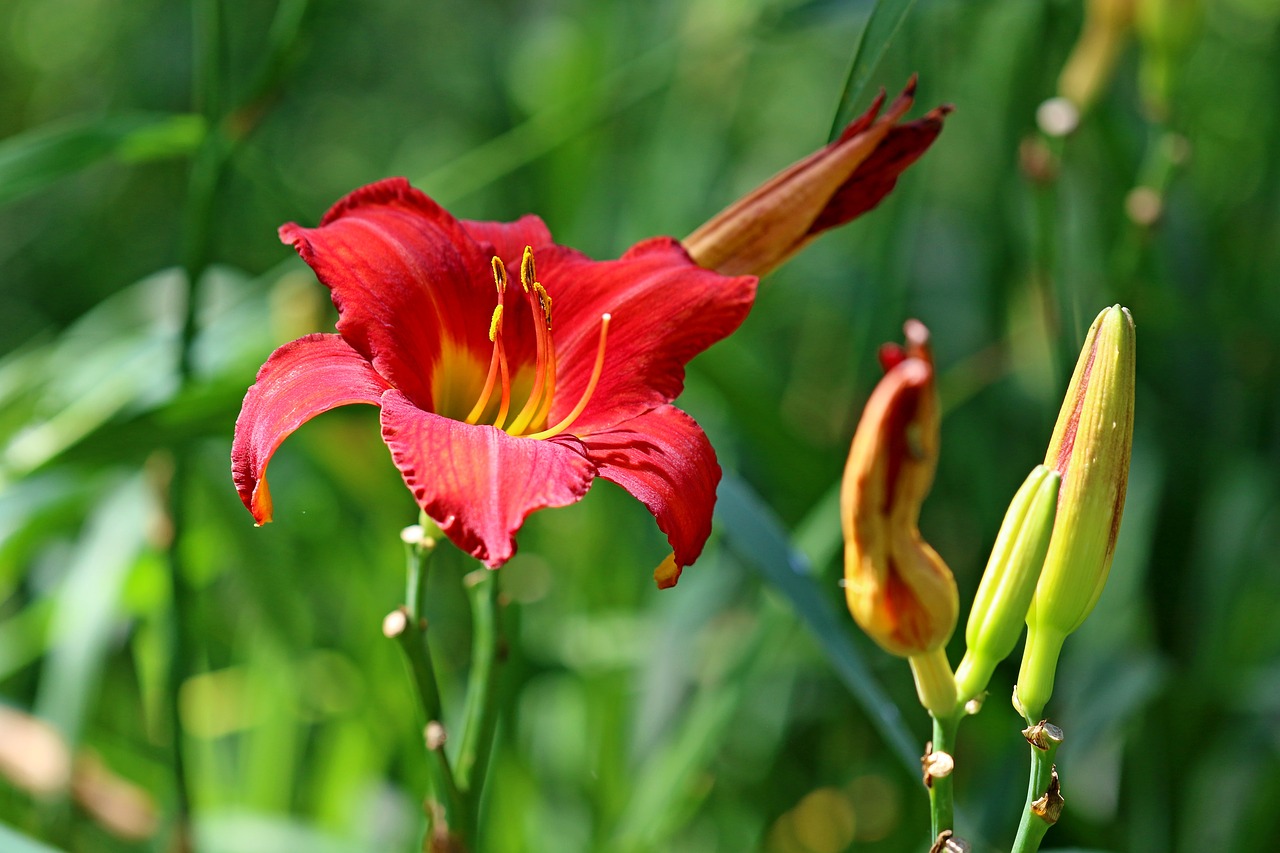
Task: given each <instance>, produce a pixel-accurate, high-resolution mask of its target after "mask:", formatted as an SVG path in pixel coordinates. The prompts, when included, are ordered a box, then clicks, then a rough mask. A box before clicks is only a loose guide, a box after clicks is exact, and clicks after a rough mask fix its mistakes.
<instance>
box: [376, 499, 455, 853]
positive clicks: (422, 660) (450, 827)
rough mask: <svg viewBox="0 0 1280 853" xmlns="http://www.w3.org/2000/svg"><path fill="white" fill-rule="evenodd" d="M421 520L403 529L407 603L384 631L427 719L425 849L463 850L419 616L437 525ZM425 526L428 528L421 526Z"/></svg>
mask: <svg viewBox="0 0 1280 853" xmlns="http://www.w3.org/2000/svg"><path fill="white" fill-rule="evenodd" d="M429 524H430V522H429V520H426V519H424V525H423V526H421V527H410V528H407V529H406V530H405V532H404V533H403V534H402V538H403V539H404V542H405V562H406V569H407V571H406V574H407V576H408V585H407V588H406V590H405V602H406V603H405V604H404V605H403V606H401V607H399V608H397V609H396V610H393V611H392V612H391V613H390V614H388V615H387V618H386V619H384V620H383V623H382V632H383V634H385V635H386V636H387V637H389V638H391V639H394V640H395V641H396V642H397V643H398V645H399V646H400V650H401V651H402V652H403V653H404V656H405V662H406V663H407V664H408V667H409V675H410V677H411V678H412V680H413V684H414V687H415V688H416V691H417V694H418V704H419V706H420V708H421V711H422V715H423V718H424V720H425V729H424V731H423V737H424V738H425V742H426V754H427V772H428V776H429V780H430V781H429V785H430V790H429V791H428V794H427V799H426V802H425V806H426V814H427V841H426V843H425V844H424V846H423V849H424V850H430V851H442V853H443V851H459V853H460V851H465V850H467V849H468V845H467V843H466V839H468V838H470V837H471V835H472V834H473V833H472V832H471V824H470V815H471V812H470V810H469V809H468V808H467V807H466V800H465V798H464V795H463V793H462V791H460V790H459V788H458V785H457V782H456V781H455V777H454V774H453V769H452V768H451V767H450V765H449V756H448V755H447V754H446V753H445V749H444V746H445V740H446V737H447V732H446V729H445V727H444V722H443V717H444V714H443V711H442V708H441V703H440V689H439V687H438V686H437V684H436V676H435V669H434V668H433V666H432V664H431V650H430V647H429V646H428V643H427V620H426V619H425V618H424V617H423V616H422V604H423V602H424V601H425V598H426V585H427V562H428V561H429V560H430V559H431V555H432V554H434V553H435V543H436V539H435V537H434V536H433V533H434V534H438V533H439V530H438V529H436V528H434V525H431V526H430V527H427V525H429ZM424 528H426V529H424Z"/></svg>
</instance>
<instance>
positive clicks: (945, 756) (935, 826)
mask: <svg viewBox="0 0 1280 853" xmlns="http://www.w3.org/2000/svg"><path fill="white" fill-rule="evenodd" d="M929 716H930V718H931V719H932V720H933V740H932V741H931V742H930V747H929V752H928V754H927V755H926V756H925V761H924V770H925V784H926V785H927V786H928V787H929V828H930V831H931V832H932V833H933V838H935V839H936V838H937V837H938V835H939V834H941V833H942V832H943V831H944V830H948V829H954V828H955V820H956V807H955V794H954V785H953V784H952V772H951V771H952V769H953V767H954V757H955V741H956V729H957V728H958V727H959V726H960V718H961V717H962V716H963V713H962V712H961V713H954V714H951V715H949V716H943V717H937V716H934V715H933V714H930V715H929Z"/></svg>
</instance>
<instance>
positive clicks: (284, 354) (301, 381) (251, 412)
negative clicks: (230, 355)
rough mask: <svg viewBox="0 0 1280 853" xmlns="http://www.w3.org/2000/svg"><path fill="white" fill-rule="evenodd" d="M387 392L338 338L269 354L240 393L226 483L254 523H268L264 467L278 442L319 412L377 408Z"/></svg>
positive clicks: (309, 340) (313, 338)
mask: <svg viewBox="0 0 1280 853" xmlns="http://www.w3.org/2000/svg"><path fill="white" fill-rule="evenodd" d="M390 387H391V386H390V384H389V383H388V382H387V380H386V379H384V378H383V377H381V376H380V375H378V372H377V371H376V370H374V369H373V365H371V364H370V363H369V362H368V361H367V360H365V358H364V356H362V355H361V354H360V353H358V352H356V351H355V350H354V349H352V348H351V347H350V346H349V345H348V344H347V343H346V342H345V341H344V340H343V339H342V338H340V337H339V336H338V335H307V336H306V337H304V338H299V339H298V340H296V341H293V342H292V343H287V344H285V345H284V346H282V347H280V348H279V349H277V350H276V351H275V352H273V353H272V354H271V357H270V358H268V359H267V362H266V364H264V365H262V368H261V369H260V370H259V371H258V378H257V382H256V383H255V384H254V385H253V386H251V387H250V388H249V391H248V393H246V394H245V397H244V403H243V405H242V406H241V408H240V416H239V417H238V418H236V428H235V438H234V439H233V441H232V444H231V478H232V480H233V481H234V482H235V485H236V491H237V492H239V493H240V500H241V501H243V502H244V505H245V506H246V507H248V509H249V511H250V512H251V513H253V517H254V520H255V521H257V522H258V523H259V524H266V523H267V522H268V521H270V520H271V492H270V490H269V489H268V488H267V478H266V473H267V464H268V463H269V462H270V461H271V455H272V454H273V453H275V450H276V448H277V447H279V446H280V442H282V441H284V440H285V438H287V437H288V436H289V434H290V433H292V432H293V431H294V430H296V429H297V428H298V427H300V426H302V424H304V423H306V422H307V421H309V420H311V418H313V417H315V416H316V415H318V414H320V413H321V412H327V411H329V410H330V409H333V408H337V407H338V406H346V405H350V404H352V403H368V404H372V405H375V406H376V405H378V400H379V398H380V397H381V396H382V393H383V392H384V391H386V390H387V389H388V388H390Z"/></svg>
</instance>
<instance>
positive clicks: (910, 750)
mask: <svg viewBox="0 0 1280 853" xmlns="http://www.w3.org/2000/svg"><path fill="white" fill-rule="evenodd" d="M716 516H717V518H718V520H719V523H720V529H721V530H722V531H723V534H724V538H725V543H726V545H727V546H728V547H729V548H730V549H731V550H732V551H733V552H734V553H735V554H736V555H737V556H738V558H739V559H741V560H742V561H743V562H745V563H747V564H748V565H750V566H751V567H752V568H754V569H755V570H756V571H758V572H759V573H760V575H761V577H763V578H764V579H765V580H766V581H767V582H768V583H770V584H771V585H772V586H773V587H774V588H775V589H776V590H777V591H778V592H780V593H781V594H782V595H783V596H785V597H786V599H787V600H788V601H789V602H790V603H791V606H792V608H793V609H794V610H795V612H796V615H797V616H799V617H800V619H801V621H803V622H804V624H805V626H806V627H807V628H808V629H809V631H810V633H812V634H813V636H814V638H815V639H816V640H817V641H818V645H819V646H820V647H821V649H822V651H823V653H824V654H825V655H826V656H827V659H828V660H829V661H830V662H831V665H832V667H834V668H835V671H836V674H837V675H838V676H839V677H840V680H841V681H843V682H844V684H845V686H846V687H848V688H849V691H850V692H851V693H852V694H853V696H854V698H855V699H857V700H858V702H859V703H860V704H861V705H862V707H863V710H865V711H866V713H867V717H868V719H870V720H871V722H872V724H873V725H874V726H875V727H876V728H877V729H878V730H879V731H880V734H881V736H882V737H884V739H885V741H886V742H887V743H888V744H889V745H890V746H891V747H892V748H893V750H894V752H896V753H897V754H898V757H899V758H900V759H901V760H902V762H903V764H904V765H905V766H906V768H907V770H908V772H910V773H911V774H913V775H918V774H919V772H920V757H919V752H920V747H919V745H918V744H917V743H916V738H915V737H913V736H912V734H911V732H910V731H909V730H908V729H907V727H906V724H905V723H904V722H903V721H902V714H901V712H900V711H899V710H898V707H897V706H896V705H895V704H894V703H893V700H892V699H890V698H889V696H888V694H886V693H885V692H884V689H883V688H882V687H881V686H880V684H879V683H878V682H877V681H876V680H875V676H873V675H872V674H871V670H870V668H869V667H868V666H867V664H866V661H864V660H863V659H862V654H861V653H860V652H859V651H858V648H857V647H856V646H855V645H854V644H853V640H852V639H851V638H850V637H849V634H848V630H847V627H846V625H847V623H848V622H849V621H850V620H847V619H843V620H842V619H841V618H839V617H838V616H837V614H836V613H835V612H834V611H833V609H832V607H831V603H830V602H829V601H828V600H827V599H826V598H825V597H824V596H823V594H822V592H821V590H820V589H819V588H818V585H817V583H816V582H815V581H814V579H813V577H812V574H811V571H810V567H809V561H808V560H807V559H806V558H805V556H804V555H803V554H801V553H800V552H799V551H798V550H796V549H795V548H794V547H793V546H792V545H791V542H790V541H789V540H788V538H787V534H786V531H785V530H784V529H783V527H782V523H781V522H780V521H779V520H778V518H777V516H776V515H774V514H773V511H772V510H770V509H769V508H768V507H767V506H765V504H764V502H763V501H762V500H761V499H760V497H759V496H758V495H756V494H755V492H753V491H752V490H751V487H750V486H748V485H747V484H746V483H744V482H742V481H741V480H739V479H737V478H736V477H734V476H733V475H732V474H726V475H725V477H724V480H722V481H721V483H720V490H719V494H718V500H717V501H716Z"/></svg>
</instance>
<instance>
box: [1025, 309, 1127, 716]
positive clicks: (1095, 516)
mask: <svg viewBox="0 0 1280 853" xmlns="http://www.w3.org/2000/svg"><path fill="white" fill-rule="evenodd" d="M1135 351H1136V343H1135V335H1134V327H1133V318H1132V317H1131V316H1130V315H1129V311H1128V309H1125V308H1121V307H1120V306H1119V305H1116V306H1113V307H1111V308H1108V309H1106V310H1105V311H1103V312H1102V313H1101V314H1099V315H1098V318H1097V319H1096V320H1094V321H1093V326H1092V327H1090V329H1089V335H1088V337H1087V338H1085V342H1084V349H1083V350H1082V351H1081V353H1080V360H1079V361H1078V362H1077V363H1076V370H1075V373H1074V375H1072V377H1071V384H1070V386H1069V387H1068V388H1067V396H1066V399H1065V400H1064V401H1063V404H1062V411H1061V412H1060V413H1059V415H1058V423H1057V425H1056V426H1055V427H1054V430H1053V438H1052V439H1051V440H1050V441H1049V451H1048V453H1047V454H1046V455H1045V462H1044V464H1045V465H1047V466H1049V467H1051V468H1053V469H1054V470H1055V471H1057V472H1058V473H1059V474H1061V475H1062V486H1061V487H1060V489H1059V491H1058V514H1057V518H1056V519H1055V520H1054V524H1053V536H1052V538H1051V539H1050V540H1049V552H1048V554H1047V555H1046V556H1045V561H1044V569H1043V571H1042V572H1041V573H1040V580H1039V582H1038V583H1037V584H1036V592H1035V595H1034V596H1033V597H1032V599H1031V607H1030V609H1029V610H1028V611H1027V645H1026V649H1025V650H1024V651H1023V655H1022V669H1021V671H1020V673H1019V675H1018V686H1017V688H1016V690H1015V693H1014V704H1015V705H1016V706H1017V707H1018V709H1019V710H1020V711H1022V713H1023V716H1025V717H1027V718H1028V719H1033V718H1034V719H1039V717H1040V714H1041V712H1042V711H1043V710H1044V705H1045V703H1046V702H1047V701H1048V700H1049V695H1050V694H1051V693H1052V692H1053V674H1054V670H1055V668H1056V667H1057V662H1058V654H1059V653H1060V652H1061V650H1062V643H1063V641H1064V640H1065V639H1066V637H1067V635H1068V634H1070V633H1071V632H1072V631H1074V630H1075V629H1076V628H1078V627H1080V624H1081V623H1082V622H1084V620H1085V617H1087V616H1088V615H1089V611H1091V610H1092V609H1093V605H1094V604H1095V603H1096V602H1097V600H1098V596H1099V595H1100V594H1101V593H1102V586H1103V584H1104V583H1106V580H1107V572H1108V571H1109V570H1110V568H1111V558H1112V556H1113V555H1114V553H1115V547H1116V535H1117V534H1118V533H1119V531H1120V516H1121V514H1122V512H1123V511H1124V496H1125V489H1126V487H1127V486H1128V483H1129V456H1130V453H1131V451H1132V447H1133V389H1134V356H1135Z"/></svg>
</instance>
